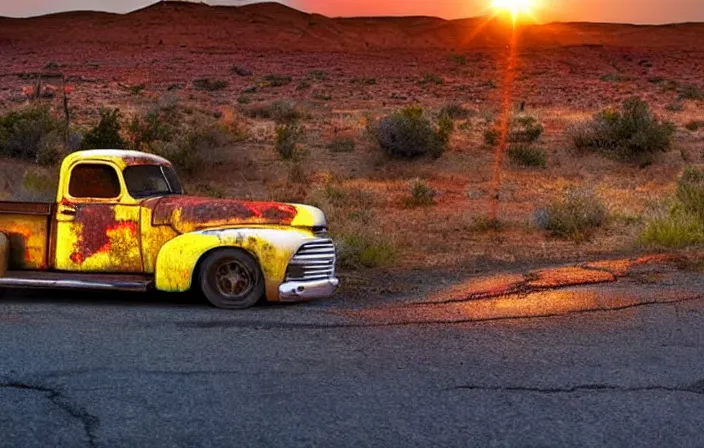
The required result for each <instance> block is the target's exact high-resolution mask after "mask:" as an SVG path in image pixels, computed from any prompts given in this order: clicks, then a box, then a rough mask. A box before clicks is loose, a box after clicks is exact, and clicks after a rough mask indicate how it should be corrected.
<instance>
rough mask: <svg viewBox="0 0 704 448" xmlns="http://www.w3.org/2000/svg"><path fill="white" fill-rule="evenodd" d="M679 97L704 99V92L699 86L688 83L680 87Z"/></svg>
mask: <svg viewBox="0 0 704 448" xmlns="http://www.w3.org/2000/svg"><path fill="white" fill-rule="evenodd" d="M679 97H680V98H681V99H683V100H701V99H704V93H702V89H701V88H699V86H696V85H694V84H686V85H684V86H681V87H680V90H679Z"/></svg>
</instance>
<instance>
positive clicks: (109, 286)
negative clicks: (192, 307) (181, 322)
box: [0, 271, 154, 292]
mask: <svg viewBox="0 0 704 448" xmlns="http://www.w3.org/2000/svg"><path fill="white" fill-rule="evenodd" d="M153 284H154V282H153V280H152V279H151V278H149V277H145V276H139V275H100V274H76V273H58V272H23V271H14V272H13V271H10V272H8V273H7V275H6V276H5V277H0V288H46V289H85V290H95V291H128V292H146V291H149V290H150V289H151V288H152V286H153Z"/></svg>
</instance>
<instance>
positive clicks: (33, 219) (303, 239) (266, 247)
mask: <svg viewBox="0 0 704 448" xmlns="http://www.w3.org/2000/svg"><path fill="white" fill-rule="evenodd" d="M326 233H327V222H326V219H325V215H324V214H323V212H322V211H321V210H319V209H317V208H315V207H310V206H306V205H299V204H285V203H277V202H247V201H238V200H231V199H212V198H200V197H193V196H187V195H186V194H185V193H184V190H183V187H182V186H181V182H180V181H179V179H178V176H177V175H176V172H175V171H174V169H173V167H172V165H171V163H170V162H169V161H168V160H166V159H164V158H161V157H158V156H155V155H152V154H145V153H141V152H136V151H122V150H92V151H80V152H76V153H73V154H70V155H69V156H67V157H66V158H65V159H64V161H63V163H62V165H61V172H60V178H59V186H58V192H57V195H56V202H55V203H26V202H0V288H12V287H14V288H26V287H40V288H41V287H43V288H83V289H105V290H129V291H147V290H149V289H152V288H154V289H157V290H159V291H167V292H182V291H188V290H191V289H192V288H197V289H199V290H200V291H202V293H203V295H204V296H205V297H206V298H207V299H208V300H209V301H210V303H212V304H213V305H214V306H217V307H220V308H231V309H239V308H248V307H250V306H252V305H254V304H255V303H257V302H258V301H259V300H260V299H261V298H264V297H265V298H266V299H267V300H269V301H297V300H305V299H312V298H322V297H327V296H330V295H332V294H333V293H334V292H335V290H336V289H337V287H338V285H339V281H338V280H337V278H336V277H335V247H334V245H333V242H332V241H331V240H330V239H329V238H328V237H327V236H326Z"/></svg>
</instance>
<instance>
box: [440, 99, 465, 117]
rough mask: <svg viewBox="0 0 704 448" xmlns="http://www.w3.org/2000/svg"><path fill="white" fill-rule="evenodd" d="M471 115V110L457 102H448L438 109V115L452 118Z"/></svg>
mask: <svg viewBox="0 0 704 448" xmlns="http://www.w3.org/2000/svg"><path fill="white" fill-rule="evenodd" d="M471 115H472V111H471V110H470V109H467V108H465V107H464V106H462V105H461V104H459V103H449V104H446V105H445V106H443V107H442V109H440V116H447V117H449V118H451V119H453V120H463V119H465V118H469V117H470V116H471Z"/></svg>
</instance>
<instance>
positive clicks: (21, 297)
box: [0, 289, 210, 308]
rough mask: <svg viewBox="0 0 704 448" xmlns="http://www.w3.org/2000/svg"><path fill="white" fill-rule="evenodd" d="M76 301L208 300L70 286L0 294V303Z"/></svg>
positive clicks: (164, 303)
mask: <svg viewBox="0 0 704 448" xmlns="http://www.w3.org/2000/svg"><path fill="white" fill-rule="evenodd" d="M3 304H5V305H7V304H13V305H20V304H37V305H49V304H55V305H76V306H126V307H127V306H129V307H157V308H174V307H195V308H209V307H210V306H209V304H208V303H207V301H206V300H205V299H204V298H202V297H200V296H199V295H198V294H193V293H182V294H167V293H163V292H158V291H153V292H148V293H137V292H123V291H114V292H112V291H108V292H106V291H98V292H96V291H69V290H52V289H41V290H31V289H27V290H23V289H16V290H15V289H10V290H7V291H6V292H5V294H3V295H2V296H0V305H3Z"/></svg>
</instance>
